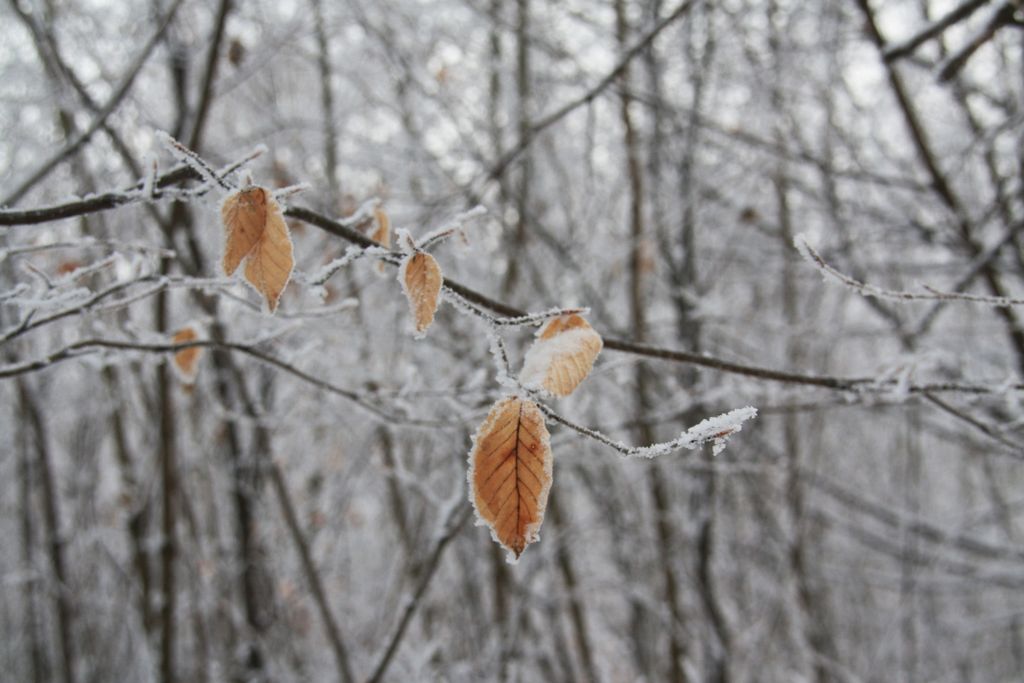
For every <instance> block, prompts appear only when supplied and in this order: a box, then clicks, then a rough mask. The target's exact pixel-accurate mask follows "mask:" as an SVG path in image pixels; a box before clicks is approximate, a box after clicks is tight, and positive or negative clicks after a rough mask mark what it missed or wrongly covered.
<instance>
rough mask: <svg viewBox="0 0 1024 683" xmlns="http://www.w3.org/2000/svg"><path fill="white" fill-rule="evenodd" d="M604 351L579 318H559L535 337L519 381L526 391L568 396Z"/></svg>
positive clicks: (587, 326) (573, 315)
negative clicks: (537, 390)
mask: <svg viewBox="0 0 1024 683" xmlns="http://www.w3.org/2000/svg"><path fill="white" fill-rule="evenodd" d="M603 347H604V342H603V341H601V335H599V334H598V333H597V332H595V331H594V328H592V327H591V326H590V325H589V324H588V323H587V321H586V320H584V319H583V318H582V317H581V316H579V315H576V314H575V313H573V314H570V315H563V316H559V317H558V318H554V319H553V320H551V321H550V322H548V324H547V325H545V326H544V327H543V328H541V330H540V332H539V333H538V334H537V341H535V342H534V343H533V346H531V347H530V350H529V351H527V352H526V359H525V361H524V363H523V371H522V372H521V373H519V379H520V381H521V382H522V383H523V386H525V387H527V388H530V389H543V390H544V391H546V392H548V393H549V394H551V395H553V396H568V395H569V394H571V393H572V392H573V391H574V390H575V389H576V387H577V386H579V384H580V382H582V381H583V380H584V379H585V378H586V376H587V375H589V374H590V370H591V369H592V368H593V367H594V360H595V359H596V358H597V355H598V354H599V353H601V349H602V348H603Z"/></svg>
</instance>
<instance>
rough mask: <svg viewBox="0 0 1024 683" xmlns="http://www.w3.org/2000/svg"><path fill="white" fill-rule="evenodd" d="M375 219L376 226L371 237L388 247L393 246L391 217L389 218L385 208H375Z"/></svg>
mask: <svg viewBox="0 0 1024 683" xmlns="http://www.w3.org/2000/svg"><path fill="white" fill-rule="evenodd" d="M373 220H374V223H375V224H376V226H377V227H376V228H374V230H373V234H372V235H370V239H371V240H373V241H374V242H376V243H377V244H379V245H381V246H382V247H384V248H386V249H390V248H391V219H390V218H388V215H387V213H386V212H385V211H384V209H382V208H380V207H377V208H376V209H374V210H373Z"/></svg>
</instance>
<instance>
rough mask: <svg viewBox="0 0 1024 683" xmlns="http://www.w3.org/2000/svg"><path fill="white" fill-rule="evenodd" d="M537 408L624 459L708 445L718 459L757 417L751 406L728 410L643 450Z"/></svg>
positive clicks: (544, 405)
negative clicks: (734, 437)
mask: <svg viewBox="0 0 1024 683" xmlns="http://www.w3.org/2000/svg"><path fill="white" fill-rule="evenodd" d="M537 405H538V406H539V407H540V409H541V411H543V413H544V414H545V415H547V416H548V417H549V418H551V419H552V420H554V421H555V422H557V423H559V424H561V425H563V426H565V427H568V428H569V429H572V430H573V431H575V432H578V433H579V434H582V435H583V436H586V437H589V438H591V439H593V440H595V441H597V442H599V443H602V444H604V445H605V446H609V447H611V448H613V449H615V450H616V451H618V453H619V454H620V455H622V456H623V457H626V458H657V457H660V456H662V455H668V454H669V453H674V452H675V451H678V450H681V449H684V448H686V449H689V450H693V449H695V448H699V447H700V446H703V445H704V444H706V443H711V444H712V452H713V453H714V454H715V455H718V454H719V453H721V452H722V451H723V450H725V444H726V441H727V440H728V439H729V437H730V436H732V435H733V434H736V433H737V432H739V431H741V430H742V429H743V423H744V422H746V421H747V420H750V419H753V418H754V417H756V416H757V409H756V408H752V407H750V406H747V407H745V408H737V409H735V410H730V411H729V412H728V413H723V414H722V415H716V416H714V417H709V418H707V419H706V420H702V421H701V422H699V423H697V424H696V425H694V426H693V427H690V428H689V429H687V430H686V431H684V432H683V433H682V434H680V435H679V436H678V437H676V438H675V439H672V440H671V441H664V442H661V443H654V444H649V445H646V446H630V445H629V444H626V443H623V442H621V441H616V440H615V439H612V438H611V437H609V436H606V435H605V434H602V433H601V432H599V431H597V430H596V429H591V428H589V427H584V426H582V425H578V424H576V423H575V422H572V421H571V420H569V419H568V418H566V417H563V416H562V415H560V414H558V413H557V412H555V411H554V409H552V408H551V407H549V406H547V405H546V404H544V403H542V402H540V401H538V402H537Z"/></svg>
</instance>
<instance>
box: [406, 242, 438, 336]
mask: <svg viewBox="0 0 1024 683" xmlns="http://www.w3.org/2000/svg"><path fill="white" fill-rule="evenodd" d="M398 281H399V282H400V283H402V289H403V290H404V291H405V296H406V298H407V299H408V300H409V309H410V310H411V311H412V317H413V321H414V324H415V327H416V336H417V337H422V336H423V335H424V334H425V333H426V331H427V328H428V327H430V323H432V322H433V321H434V312H435V311H437V303H438V298H439V296H440V294H441V284H442V283H443V282H444V276H442V275H441V266H439V265H438V264H437V261H436V260H434V257H433V256H431V255H430V254H428V253H426V252H424V251H417V252H413V253H412V254H410V255H409V256H407V257H406V258H405V260H404V261H402V266H401V267H400V268H399V269H398Z"/></svg>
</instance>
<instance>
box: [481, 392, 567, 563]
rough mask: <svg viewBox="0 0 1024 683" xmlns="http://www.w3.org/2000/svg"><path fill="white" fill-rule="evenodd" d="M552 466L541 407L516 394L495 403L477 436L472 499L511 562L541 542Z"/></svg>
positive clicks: (548, 436) (483, 521)
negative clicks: (508, 553)
mask: <svg viewBox="0 0 1024 683" xmlns="http://www.w3.org/2000/svg"><path fill="white" fill-rule="evenodd" d="M551 467H552V458H551V445H550V435H549V434H548V430H547V427H546V426H545V425H544V415H543V414H542V413H541V411H540V409H539V408H538V407H537V404H535V403H533V402H532V401H529V400H526V399H521V398H517V397H515V396H509V397H506V398H503V399H501V400H500V401H498V402H497V403H495V404H494V406H493V407H492V408H491V411H490V413H488V415H487V419H486V420H484V422H483V424H482V425H480V428H479V429H478V430H477V432H476V436H474V437H473V450H472V451H471V452H470V454H469V488H470V500H471V501H472V503H473V507H474V508H475V509H476V513H477V517H478V519H479V522H480V523H483V524H486V525H487V526H489V527H490V528H491V535H492V536H493V537H494V540H496V541H497V542H498V543H500V544H501V545H502V546H503V547H505V548H506V549H507V550H508V551H509V552H510V553H511V556H510V559H511V560H518V559H519V556H520V555H522V554H523V550H524V549H525V548H526V546H527V545H529V544H530V543H533V542H534V541H536V540H538V538H539V532H540V525H541V522H543V521H544V508H545V506H546V505H547V500H548V491H549V490H550V489H551Z"/></svg>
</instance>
